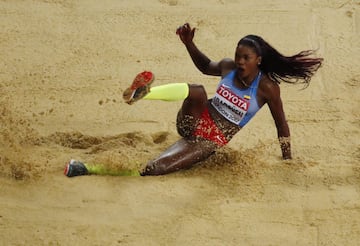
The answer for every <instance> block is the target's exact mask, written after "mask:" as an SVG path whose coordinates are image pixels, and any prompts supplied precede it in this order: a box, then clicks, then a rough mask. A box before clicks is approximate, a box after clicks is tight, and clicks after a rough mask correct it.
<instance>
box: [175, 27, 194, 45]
mask: <svg viewBox="0 0 360 246" xmlns="http://www.w3.org/2000/svg"><path fill="white" fill-rule="evenodd" d="M176 34H177V35H179V37H180V39H181V41H182V42H183V43H184V44H185V45H186V44H189V43H191V42H192V41H193V38H194V34H195V28H191V27H190V25H189V23H185V24H184V25H182V26H179V27H178V28H177V29H176Z"/></svg>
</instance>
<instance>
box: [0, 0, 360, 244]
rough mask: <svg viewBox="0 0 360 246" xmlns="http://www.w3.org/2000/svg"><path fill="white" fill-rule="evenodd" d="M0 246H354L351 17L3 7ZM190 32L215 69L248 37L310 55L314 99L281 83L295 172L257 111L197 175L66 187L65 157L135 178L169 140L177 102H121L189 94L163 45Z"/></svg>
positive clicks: (359, 114) (184, 70)
mask: <svg viewBox="0 0 360 246" xmlns="http://www.w3.org/2000/svg"><path fill="white" fill-rule="evenodd" d="M0 18H1V21H0V27H1V28H0V33H1V35H0V42H1V45H0V54H1V55H0V57H1V59H0V125H1V128H0V197H1V199H0V245H154V246H155V245H201V246H203V245H284V246H285V245H286V246H287V245H358V244H359V241H360V103H359V102H360V89H359V87H360V72H359V65H360V64H359V57H360V47H359V43H360V2H359V1H340V0H332V1H322V0H317V1H293V0H292V1H281V0H277V1H248V2H244V1H237V0H207V1H205V0H198V1H190V0H149V1H140V0H123V1H116V0H106V1H92V0H91V1H90V0H86V1H85V0H79V1H71V0H37V1H36V0H33V1H6V0H4V1H0ZM185 22H189V23H191V24H192V26H194V27H196V28H197V32H196V36H195V42H196V44H197V45H198V46H199V48H200V49H201V50H202V51H203V52H204V53H205V54H207V55H208V56H209V57H211V58H212V59H214V60H219V59H221V58H224V57H233V55H234V49H235V45H236V43H237V41H238V40H239V39H240V38H241V37H243V36H245V35H247V34H257V35H260V36H262V37H264V38H265V39H266V40H267V41H269V43H271V44H272V45H273V46H274V47H276V48H277V49H278V50H280V51H282V52H283V53H284V54H287V55H290V54H294V53H296V52H298V51H301V50H304V49H317V50H318V55H319V56H321V57H323V58H324V59H325V62H324V66H323V67H322V68H321V69H320V70H319V71H318V73H317V74H316V76H315V77H313V79H312V81H311V84H310V86H309V87H308V88H307V89H305V90H301V89H302V87H301V86H300V87H299V86H292V85H286V84H282V85H281V89H282V99H283V102H284V107H285V113H286V115H287V119H288V122H289V126H290V130H291V135H292V146H293V147H292V148H293V157H294V158H293V160H291V161H283V160H281V158H280V157H281V152H280V148H279V145H278V142H277V137H276V130H275V126H274V123H273V120H272V117H271V114H270V112H269V110H268V108H267V107H264V108H263V109H262V110H261V111H260V112H259V113H258V115H257V116H256V117H255V118H254V120H253V121H252V122H251V123H250V124H249V125H247V126H246V127H245V128H244V129H243V130H242V131H241V132H240V133H239V134H238V135H237V136H236V137H235V138H234V139H233V140H232V141H231V142H230V144H229V145H228V146H227V147H226V148H224V149H223V150H221V151H219V152H218V153H217V154H215V155H213V156H212V157H211V158H210V159H209V160H207V161H206V162H204V163H201V164H200V165H198V166H196V167H194V168H192V169H190V170H187V171H181V172H178V173H174V174H170V175H166V176H161V177H116V176H115V177H113V176H84V177H76V178H67V177H65V176H64V175H63V168H64V165H65V163H66V162H67V161H69V160H70V159H71V158H74V159H78V160H82V161H86V162H89V163H104V164H105V165H107V166H108V167H109V168H113V169H121V168H130V169H138V168H141V167H142V166H143V165H144V164H145V163H146V161H147V160H149V159H151V158H153V157H155V156H156V155H158V154H159V153H160V152H161V151H163V150H164V149H165V148H166V147H167V146H169V145H170V144H172V143H173V142H174V141H176V140H177V139H178V138H179V136H178V135H177V133H176V129H175V119H176V113H177V110H178V109H179V107H180V105H181V102H161V101H146V100H143V101H139V102H138V103H136V104H135V105H132V106H129V105H127V104H125V103H124V102H123V101H122V97H121V95H122V92H123V91H124V89H125V88H126V87H127V86H128V84H129V81H132V79H133V77H134V76H135V75H136V74H137V73H138V72H140V71H142V70H151V71H153V72H154V73H155V75H156V81H155V83H156V84H165V83H170V82H189V83H201V84H203V85H205V87H206V89H207V91H208V92H209V95H210V96H211V95H212V94H211V93H213V91H214V89H215V87H216V85H217V82H218V80H217V78H213V77H208V76H205V75H202V74H201V73H200V72H199V71H197V69H196V68H195V66H194V65H193V63H192V61H191V59H190V57H189V55H188V54H187V52H186V49H185V48H184V46H183V45H182V43H181V42H180V41H179V39H178V37H177V36H176V35H175V30H176V28H177V27H178V26H179V25H181V24H183V23H185Z"/></svg>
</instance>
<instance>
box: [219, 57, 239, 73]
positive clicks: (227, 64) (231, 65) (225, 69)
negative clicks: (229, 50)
mask: <svg viewBox="0 0 360 246" xmlns="http://www.w3.org/2000/svg"><path fill="white" fill-rule="evenodd" d="M219 66H220V69H221V76H222V77H225V76H226V75H227V74H229V73H230V72H231V71H232V70H234V69H235V61H234V60H233V59H231V58H224V59H222V60H221V61H220V62H219Z"/></svg>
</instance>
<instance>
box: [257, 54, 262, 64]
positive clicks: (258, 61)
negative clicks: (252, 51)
mask: <svg viewBox="0 0 360 246" xmlns="http://www.w3.org/2000/svg"><path fill="white" fill-rule="evenodd" d="M261 60H262V57H261V56H258V57H257V64H258V65H260V64H261Z"/></svg>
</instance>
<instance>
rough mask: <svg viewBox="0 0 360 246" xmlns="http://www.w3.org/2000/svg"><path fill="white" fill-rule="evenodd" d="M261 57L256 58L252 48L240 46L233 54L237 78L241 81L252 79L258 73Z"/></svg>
mask: <svg viewBox="0 0 360 246" xmlns="http://www.w3.org/2000/svg"><path fill="white" fill-rule="evenodd" d="M260 62H261V56H258V55H257V54H256V52H255V50H254V48H253V47H250V46H247V45H242V44H240V45H239V46H238V47H237V48H236V52H235V64H236V68H237V69H238V76H239V77H240V78H241V79H244V78H247V77H249V76H250V77H252V76H254V74H257V73H258V71H259V68H258V66H259V64H260Z"/></svg>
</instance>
